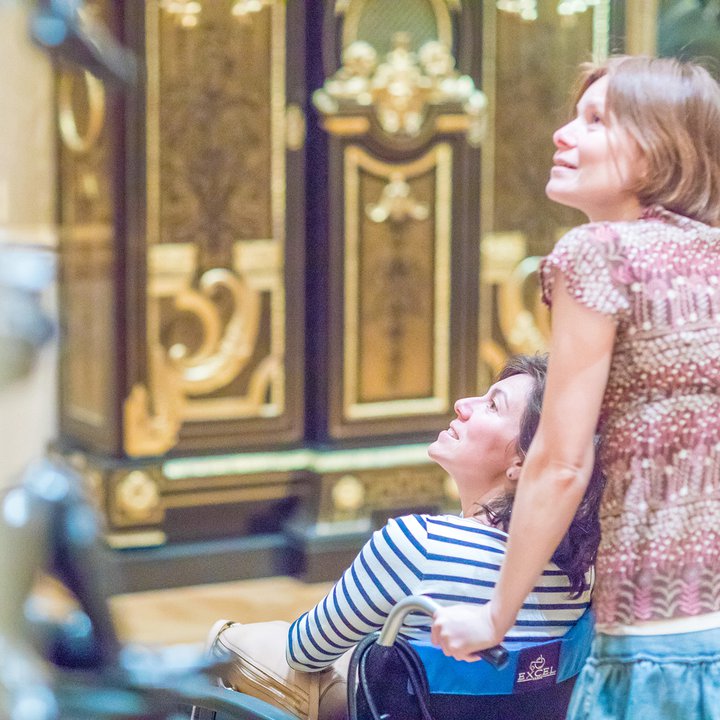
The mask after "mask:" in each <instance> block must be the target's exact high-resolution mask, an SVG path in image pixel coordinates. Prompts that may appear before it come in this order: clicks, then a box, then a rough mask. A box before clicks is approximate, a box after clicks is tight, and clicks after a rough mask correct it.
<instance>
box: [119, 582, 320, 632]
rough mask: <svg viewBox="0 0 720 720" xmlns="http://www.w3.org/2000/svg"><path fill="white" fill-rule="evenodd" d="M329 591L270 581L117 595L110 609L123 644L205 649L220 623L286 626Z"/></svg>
mask: <svg viewBox="0 0 720 720" xmlns="http://www.w3.org/2000/svg"><path fill="white" fill-rule="evenodd" d="M330 587H331V583H316V584H305V583H302V582H300V581H298V580H295V579H294V578H290V577H274V578H264V579H261V580H243V581H240V582H231V583H221V584H217V585H197V586H194V587H185V588H173V589H170V590H154V591H152V592H143V593H133V594H130V595H118V596H115V597H113V598H112V599H111V601H110V607H111V611H112V614H113V618H114V620H115V625H116V627H117V631H118V634H119V636H120V638H121V639H122V640H123V641H125V642H138V643H143V644H162V645H174V644H179V643H183V644H184V643H204V641H205V638H206V636H207V633H208V630H209V629H210V627H211V626H212V624H213V623H214V622H215V621H216V620H218V619H220V618H225V619H227V620H236V621H238V622H258V621H262V620H288V621H291V620H294V619H295V618H296V617H297V616H298V615H300V614H301V613H302V612H304V611H305V610H307V609H308V608H311V607H312V606H313V605H315V603H316V602H317V601H318V600H320V599H321V598H322V597H323V596H324V595H325V593H327V591H328V589H329V588H330Z"/></svg>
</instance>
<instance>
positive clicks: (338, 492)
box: [332, 475, 365, 513]
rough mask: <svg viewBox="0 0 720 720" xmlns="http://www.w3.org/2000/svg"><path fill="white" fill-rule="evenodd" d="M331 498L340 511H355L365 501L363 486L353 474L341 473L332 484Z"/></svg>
mask: <svg viewBox="0 0 720 720" xmlns="http://www.w3.org/2000/svg"><path fill="white" fill-rule="evenodd" d="M332 500H333V505H334V507H335V509H336V510H338V511H340V512H344V513H347V512H357V511H358V510H359V509H360V508H361V507H362V505H363V503H364V502H365V486H364V485H363V483H362V482H361V481H360V480H358V478H357V477H355V475H343V476H342V477H341V478H340V479H339V480H338V481H337V482H336V483H335V485H333V489H332Z"/></svg>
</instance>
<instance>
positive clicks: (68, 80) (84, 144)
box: [58, 70, 105, 154]
mask: <svg viewBox="0 0 720 720" xmlns="http://www.w3.org/2000/svg"><path fill="white" fill-rule="evenodd" d="M81 77H82V79H83V83H84V86H85V93H86V97H87V122H86V128H85V132H84V133H81V132H80V130H79V129H78V122H77V118H76V112H75V107H74V98H73V93H74V86H75V81H76V78H77V74H76V73H70V72H64V73H62V74H61V75H60V83H59V86H58V123H59V127H60V137H61V138H62V141H63V144H64V145H65V147H67V148H68V150H70V151H71V152H74V153H78V154H84V153H86V152H87V151H88V150H90V148H92V147H93V146H94V145H95V144H96V143H97V141H98V139H99V138H100V134H101V133H102V130H103V126H104V124H105V87H104V86H103V84H102V81H101V80H98V78H96V77H95V76H94V75H93V74H91V73H89V72H88V71H87V70H85V71H84V72H83V73H82V76H81Z"/></svg>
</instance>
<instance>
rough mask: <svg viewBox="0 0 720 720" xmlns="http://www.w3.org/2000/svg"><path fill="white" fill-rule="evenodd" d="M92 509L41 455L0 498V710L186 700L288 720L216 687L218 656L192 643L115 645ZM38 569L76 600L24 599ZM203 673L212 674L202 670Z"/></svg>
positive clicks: (179, 706) (107, 714)
mask: <svg viewBox="0 0 720 720" xmlns="http://www.w3.org/2000/svg"><path fill="white" fill-rule="evenodd" d="M98 519H99V516H98V515H97V513H96V512H95V511H94V509H93V507H92V506H91V505H90V504H89V503H88V501H87V499H86V498H85V494H84V491H83V487H82V484H81V479H80V477H79V476H77V475H76V474H75V473H74V472H73V471H72V469H70V468H68V467H66V466H64V465H61V464H60V463H55V462H52V461H50V460H44V461H41V462H38V463H36V464H34V465H33V466H31V467H30V468H29V469H28V471H27V472H26V474H25V476H24V478H23V481H22V483H21V484H20V485H18V486H17V487H14V488H12V489H10V490H9V491H7V492H6V493H5V495H4V496H3V497H2V502H0V548H2V554H0V572H1V573H2V577H3V579H4V580H3V586H0V587H1V589H0V648H2V650H3V661H2V663H0V718H1V719H2V720H131V719H138V720H139V719H141V718H142V719H151V720H155V719H157V720H160V719H161V718H180V717H184V718H189V717H190V711H191V707H192V706H198V707H201V708H205V709H206V710H207V711H209V712H212V713H218V714H219V716H220V717H225V718H229V719H230V718H240V719H242V720H293V718H292V716H289V715H287V714H286V713H283V712H281V711H279V710H276V709H275V708H273V707H271V706H269V705H267V704H265V703H263V702H262V701H258V700H255V699H254V698H250V697H248V696H246V695H243V694H241V693H235V692H231V691H228V690H225V689H223V688H220V687H218V686H217V684H216V682H215V681H214V680H213V679H212V678H214V677H215V676H217V675H221V674H222V673H223V672H224V670H225V669H226V668H225V664H226V662H227V661H226V659H225V658H222V657H221V658H219V659H218V658H216V659H214V660H213V661H212V662H211V661H209V660H208V659H207V658H206V657H205V656H204V655H203V653H202V652H201V650H199V649H198V648H197V647H194V646H179V647H170V648H148V647H142V646H134V645H127V646H123V645H122V644H121V643H120V642H119V641H118V639H117V637H116V635H115V631H114V627H113V624H112V619H111V616H110V612H109V609H108V605H107V602H106V597H105V594H104V592H103V577H104V575H105V574H106V573H107V572H108V571H111V570H112V557H111V555H110V554H109V551H108V550H107V549H106V548H105V546H104V544H103V542H102V540H101V538H100V534H99V525H98ZM39 572H43V573H46V574H48V575H51V576H53V577H55V578H56V579H57V580H59V581H60V582H61V583H62V584H63V585H64V586H65V587H66V588H67V589H68V591H69V592H70V593H71V594H72V595H73V597H74V599H75V601H76V604H77V608H76V609H73V610H72V611H71V612H69V613H66V614H65V615H64V616H63V617H60V618H57V617H50V616H48V614H47V613H45V614H43V612H42V611H41V610H42V606H41V605H40V604H37V603H35V604H33V602H32V600H33V587H34V585H35V580H36V578H37V575H38V573H39ZM211 676H212V678H211Z"/></svg>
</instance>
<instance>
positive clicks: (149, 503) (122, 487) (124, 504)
mask: <svg viewBox="0 0 720 720" xmlns="http://www.w3.org/2000/svg"><path fill="white" fill-rule="evenodd" d="M114 505H115V509H116V511H117V512H118V513H120V514H122V515H123V516H124V517H125V519H126V520H132V521H135V522H139V521H143V520H149V519H150V518H152V517H153V516H154V515H156V514H157V510H158V508H159V507H160V491H159V489H158V486H157V483H156V482H155V481H154V480H153V479H152V478H151V477H150V476H149V475H148V474H147V473H145V472H143V471H142V470H133V471H132V472H129V473H128V474H127V475H126V476H125V477H124V478H123V479H122V480H120V481H119V482H118V483H117V484H116V485H115V492H114Z"/></svg>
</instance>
